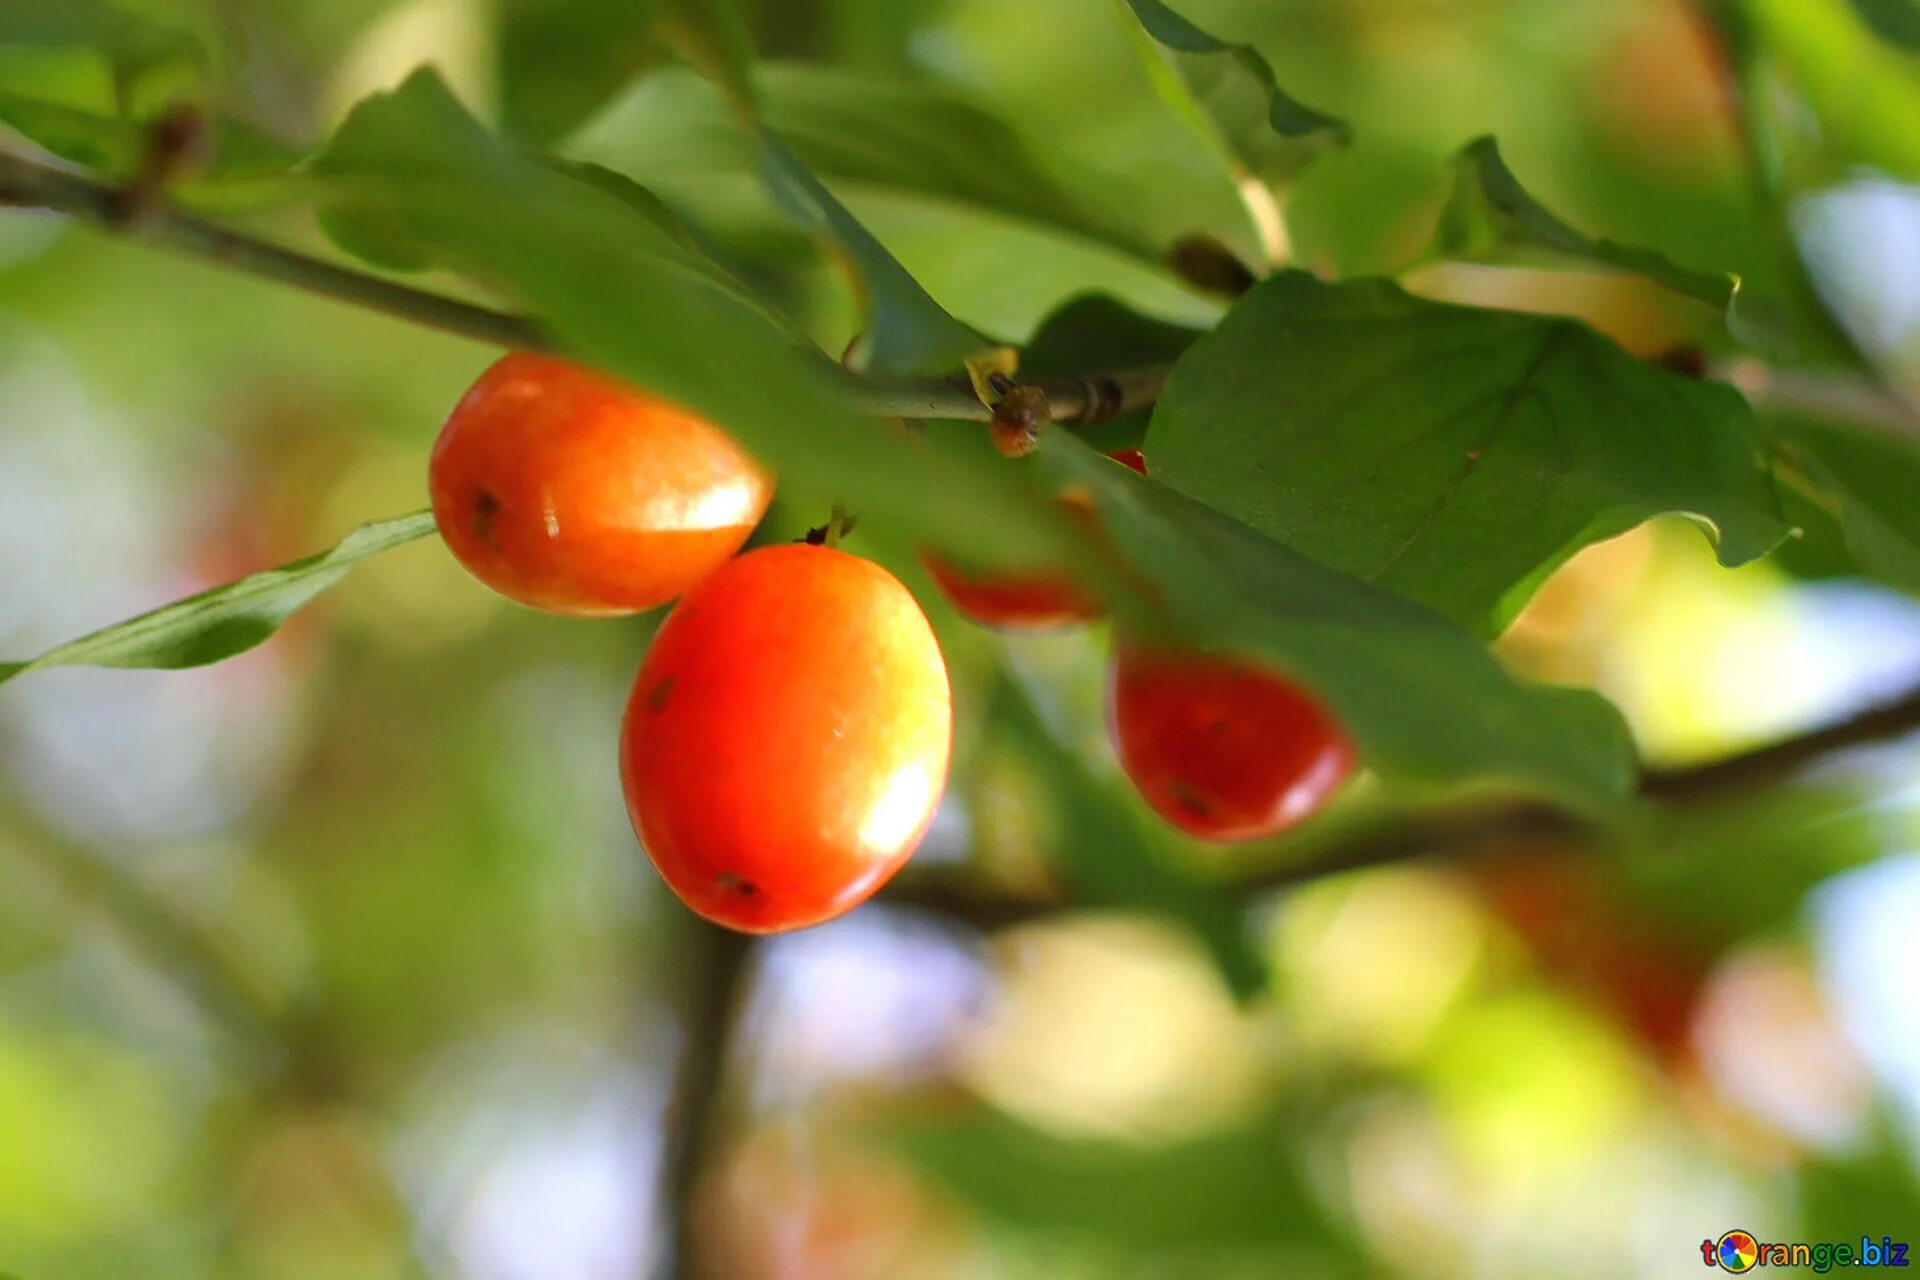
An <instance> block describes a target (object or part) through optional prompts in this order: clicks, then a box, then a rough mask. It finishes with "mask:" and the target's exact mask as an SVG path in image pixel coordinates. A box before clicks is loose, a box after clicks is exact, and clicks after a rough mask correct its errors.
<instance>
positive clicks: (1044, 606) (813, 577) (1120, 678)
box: [429, 352, 1353, 933]
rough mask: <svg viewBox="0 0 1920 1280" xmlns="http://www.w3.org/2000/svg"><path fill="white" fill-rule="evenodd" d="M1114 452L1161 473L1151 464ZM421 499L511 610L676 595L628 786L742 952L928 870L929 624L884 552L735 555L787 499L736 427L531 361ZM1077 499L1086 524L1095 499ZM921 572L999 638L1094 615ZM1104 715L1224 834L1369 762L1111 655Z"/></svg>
mask: <svg viewBox="0 0 1920 1280" xmlns="http://www.w3.org/2000/svg"><path fill="white" fill-rule="evenodd" d="M1114 457H1115V459H1116V460H1117V461H1119V462H1121V463H1124V464H1125V465H1127V466H1130V467H1132V468H1133V469H1135V470H1136V471H1139V472H1141V473H1142V474H1143V475H1144V474H1145V472H1146V460H1145V459H1144V458H1143V457H1141V455H1140V454H1139V452H1138V451H1137V450H1133V451H1128V452H1127V453H1124V454H1116V455H1114ZM429 481H430V486H431V490H432V496H433V511H434V518H435V520H436V521H437V523H438V525H439V529H440V534H441V537H442V538H443V539H444V540H445V541H446V544H447V546H448V548H449V549H450V550H451V551H452V552H453V554H454V556H455V557H456V558H457V559H458V560H459V561H460V563H461V564H462V565H464V566H465V567H466V568H467V570H468V571H469V572H470V573H472V574H473V575H474V576H475V577H476V578H478V579H479V580H480V581H481V582H483V583H485V584H486V585H487V586H489V587H491V588H493V589H494V590H495V591H498V592H500V593H501V594H502V595H505V596H508V597H509V598H511V599H514V600H517V601H519V602H521V603H522V604H526V605H531V606H533V607H534V608H538V609H545V610H549V611H552V612H556V613H563V614H570V615H574V616H582V617H605V616H611V615H618V614H630V613H637V612H640V611H642V610H646V609H651V608H653V607H655V606H657V605H661V604H665V603H666V602H668V601H670V600H673V599H675V598H679V601H680V603H679V604H678V605H677V606H676V607H675V608H674V610H673V612H672V613H671V614H670V615H669V616H668V618H667V620H666V621H665V622H664V623H663V624H662V625H661V628H660V631H659V633H658V634H657V635H656V636H655V638H654V641H653V644H652V646H651V647H650V648H649V650H648V652H647V655H646V658H645V660H644V661H643V662H642V663H641V666H640V672H639V675H638V676H637V677H636V678H635V680H634V683H633V691H632V693H631V695H630V696H629V698H628V701H627V709H626V718H625V721H624V723H623V725H622V729H621V736H620V774H621V781H622V784H623V786H624V788H625V791H626V799H627V807H628V811H629V813H630V814H631V816H632V818H633V824H634V829H635V831H636V832H637V833H638V834H639V837H640V840H641V843H642V844H643V845H644V846H645V847H646V850H647V853H648V856H649V857H651V858H652V859H653V863H654V865H655V866H656V867H657V868H658V869H659V872H660V874H661V876H662V878H664V879H665V880H666V882H667V884H668V885H669V886H670V887H671V888H672V889H673V891H674V892H675V893H676V894H678V895H679V896H680V898H681V899H682V900H683V901H685V902H686V904H687V905H688V906H690V907H692V908H693V909H694V910H695V911H697V912H699V913H700V914H701V915H703V916H706V917H707V918H709V919H711V920H713V921H715V922H717V923H720V924H723V925H727V926H730V927H732V928H735V929H741V930H745V931H749V932H754V933H766V932H774V931H778V930H784V929H797V928H804V927H806V926H808V925H813V924H819V923H821V922H822V921H825V920H829V919H832V918H833V917H835V916H837V915H840V914H841V913H843V912H845V911H847V910H849V909H851V908H852V907H854V906H856V905H858V904H859V903H860V902H862V901H863V900H865V899H866V898H867V897H869V896H870V895H872V894H873V893H874V891H875V890H877V889H878V888H879V887H880V886H881V885H882V884H884V883H886V881H887V880H888V879H889V878H890V877H891V876H892V875H893V874H894V872H895V871H897V870H898V869H899V868H900V866H901V864H902V863H904V862H905V861H906V859H907V858H908V856H910V855H911V854H912V852H913V850H914V848H915V847H916V846H917V845H918V844H919V843H920V840H921V838H922V836H924V835H925V833H926V830H927V826H928V824H929V823H931V822H932V820H933V814H934V811H935V809H937V808H938V806H939V803H940V797H941V794H942V792H943V791H944V790H945V787H946V780H947V766H948V758H949V755H950V751H951V746H952V736H953V730H952V722H953V705H952V694H951V691H950V688H949V685H948V682H947V670H946V663H945V660H944V659H943V658H942V657H941V654H940V647H939V644H938V643H937V642H936V641H935V639H934V634H933V629H932V627H931V626H930V625H929V624H928V622H927V618H926V615H925V614H924V613H923V612H922V611H921V609H920V606H919V604H918V603H917V602H915V600H914V598H913V596H912V594H911V593H910V592H909V591H908V590H907V589H906V588H905V587H904V586H902V585H901V583H900V582H899V580H898V579H896V578H895V577H894V576H893V575H892V574H890V573H889V572H887V570H885V569H884V568H882V567H880V566H879V565H877V564H875V563H873V562H872V561H870V560H865V559H861V558H860V557H857V556H853V555H849V554H847V553H846V552H844V551H841V550H838V549H836V548H834V547H831V546H826V545H816V544H815V543H813V542H811V541H809V542H804V543H794V544H788V545H781V546H765V547H761V548H758V549H756V550H753V551H749V552H747V553H745V554H744V555H742V554H739V552H740V548H741V547H742V546H743V545H744V544H745V543H746V541H747V539H748V537H749V536H750V535H751V534H752V532H753V529H754V526H755V525H757V524H758V523H759V521H760V518H761V516H762V515H763V514H765V512H766V508H767V503H768V501H769V500H770V499H771V497H772V493H773V482H772V479H771V477H770V476H769V475H768V474H767V472H766V471H765V470H764V469H763V468H762V467H761V466H760V464H759V463H757V462H756V461H755V460H754V459H753V457H752V456H751V455H749V454H748V453H747V452H746V451H745V450H743V449H742V448H741V447H740V446H739V445H738V444H737V443H735V442H734V441H733V440H732V439H731V438H730V437H729V436H728V435H727V434H726V433H725V432H723V431H721V430H720V429H719V428H717V427H715V426H714V425H713V424H711V423H709V422H706V421H704V420H702V419H700V418H698V417H696V416H694V415H692V414H690V413H687V412H685V411H684V410H681V409H679V408H677V407H675V406H673V405H670V404H667V403H665V402H663V401H661V400H659V399H657V398H655V397H653V396H650V395H647V394H645V393H643V392H641V391H638V390H635V389H633V388H629V387H626V386H623V385H621V384H619V383H616V382H613V381H611V380H609V379H607V378H605V377H603V376H602V375H600V374H597V373H594V372H592V371H591V370H588V369H584V368H581V367H579V366H577V365H573V364H569V363H567V362H565V361H561V360H556V359H552V358H549V357H546V356H541V355H535V354H531V353H525V352H515V353H513V354H510V355H508V356H506V357H505V358H503V359H502V360H500V361H499V362H498V363H497V364H495V365H494V366H493V367H492V368H490V369H488V370H487V371H486V372H485V373H484V374H482V375H481V377H480V378H479V380H478V381H477V382H475V383H474V385H473V387H472V388H471V389H470V390H469V391H468V392H467V394H466V395H465V396H464V397H462V398H461V400H460V403H459V404H458V405H457V406H455V408H454V410H453V413H452V415H451V416H450V417H449V418H448V419H447V423H446V426H445V427H443V428H442V430H441V432H440V437H439V440H438V441H437V442H436V443H435V445H434V450H433V460H432V464H431V468H430V472H429ZM1062 502H1064V503H1066V504H1067V505H1068V506H1069V507H1071V508H1073V509H1074V510H1075V511H1076V512H1077V513H1079V514H1080V515H1082V516H1084V518H1086V519H1087V520H1088V521H1091V520H1092V519H1093V510H1092V506H1091V503H1090V502H1088V501H1087V500H1086V499H1084V498H1081V497H1077V496H1069V497H1066V498H1062ZM927 565H928V569H929V571H930V572H931V574H932V576H933V577H934V579H935V581H936V582H938V583H939V585H940V587H941V589H942V590H943V591H945V592H946V593H947V595H948V596H949V597H950V598H951V599H952V601H953V603H954V605H955V606H956V607H957V608H958V609H959V611H960V612H961V613H962V614H963V615H965V616H967V617H969V618H972V619H973V620H975V621H978V622H981V623H983V624H986V625H989V626H996V627H1003V628H1009V629H1027V630H1034V629H1050V628H1056V627H1061V626H1066V625H1071V624H1073V623H1076V622H1082V621H1085V620H1087V619H1089V618H1092V617H1094V616H1096V614H1097V613H1098V606H1097V604H1096V603H1095V602H1094V601H1093V600H1091V599H1089V598H1088V597H1087V596H1086V595H1085V594H1084V593H1083V592H1082V591H1081V590H1080V589H1079V588H1078V587H1076V586H1075V584H1073V583H1071V582H1066V581H1061V580H1058V579H1056V578H1053V577H1051V576H1048V575H1041V574H1033V575H1004V574H1003V575H999V576H980V575H975V574H971V573H969V572H967V571H965V570H962V569H961V568H959V567H958V566H956V565H954V564H952V563H950V562H948V561H946V560H944V559H942V558H940V557H936V556H932V555H929V556H928V557H927ZM1110 717H1111V727H1112V731H1113V738H1114V743H1115V746H1116V748H1117V749H1118V751H1119V755H1120V759H1121V762H1122V764H1123V766H1124V767H1125V769H1126V772H1127V775H1128V777H1130V778H1131V779H1132V780H1133V782H1134V784H1135V785H1136V786H1137V787H1138V788H1139V789H1140V791H1141V794H1142V795H1144V796H1145V797H1146V799H1147V801H1148V802H1149V803H1150V804H1151V805H1152V806H1153V807H1154V809H1155V810H1157V811H1158V812H1159V813H1160V814H1161V815H1163V816H1164V817H1165V818H1166V819H1167V820H1168V821H1170V822H1172V823H1174V824H1175V825H1176V826H1178V827H1180V828H1182V829H1184V830H1186V831H1189V832H1192V833H1193V834H1196V835H1199V836H1203V837H1207V838H1210V839H1215V840H1244V839H1252V838H1256V837H1259V836H1264V835H1270V834H1273V833H1274V832H1277V831H1281V830H1284V829H1285V828H1287V827H1289V826H1291V825H1293V824H1294V823H1296V822H1298V821H1300V820H1301V819H1302V818H1304V817H1305V816H1306V815H1307V814H1309V813H1311V812H1313V811H1314V810H1316V809H1318V808H1319V807H1320V806H1321V805H1322V804H1323V803H1324V802H1325V801H1326V799H1327V797H1328V796H1330V795H1331V794H1332V792H1333V791H1334V790H1335V789H1336V788H1337V787H1338V786H1339V785H1340V783H1341V782H1342V781H1343V780H1344V779H1345V778H1346V776H1347V775H1348V774H1349V773H1350V772H1351V771H1352V768H1353V752H1352V749H1351V747H1350V746H1349V745H1348V743H1347V740H1346V738H1345V736H1344V735H1343V734H1342V733H1341V731H1340V728H1339V726H1338V725H1337V724H1336V723H1335V722H1334V721H1333V720H1332V718H1331V717H1330V716H1328V714H1327V713H1326V712H1325V711H1324V710H1323V709H1322V708H1321V707H1320V706H1319V705H1318V703H1316V702H1315V701H1314V700H1313V699H1312V698H1311V697H1310V696H1308V695H1307V694H1306V693H1305V692H1303V691H1302V690H1300V689H1299V688H1298V687H1296V686H1295V685H1293V684H1291V683H1289V682H1287V681H1285V680H1282V679H1280V678H1279V677H1277V676H1275V675H1273V674H1272V673H1269V672H1266V671H1263V670H1261V669H1259V668H1257V667H1253V666H1250V665H1248V664H1246V663H1244V662H1241V661H1239V660H1236V659H1230V658H1223V657H1217V656H1213V655H1207V654H1196V653H1169V652H1165V651H1162V650H1158V649H1151V648H1140V647H1136V646H1132V645H1128V644H1124V643H1123V644H1121V645H1120V646H1119V651H1118V654H1117V656H1116V658H1115V661H1114V665H1113V675H1112V697H1111V700H1110Z"/></svg>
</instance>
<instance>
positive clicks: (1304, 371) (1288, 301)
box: [1147, 273, 1788, 634]
mask: <svg viewBox="0 0 1920 1280" xmlns="http://www.w3.org/2000/svg"><path fill="white" fill-rule="evenodd" d="M1147 451H1148V453H1149V455H1150V456H1151V457H1152V459H1153V462H1154V467H1155V475H1156V476H1157V477H1159V478H1161V479H1164V480H1165V481H1166V483H1168V484H1170V485H1172V486H1173V487H1174V488H1176V489H1179V490H1181V491H1182V492H1184V493H1187V494H1190V495H1192V496H1193V497H1195V498H1198V499H1199V500H1200V501H1202V502H1205V503H1207V504H1209V505H1211V506H1214V507H1216V508H1218V509H1219V510H1221V511H1224V512H1226V513H1228V514H1230V515H1232V516H1235V517H1237V518H1238V519H1241V520H1245V521H1246V522H1247V523H1248V524H1250V525H1252V526H1253V527H1254V528H1256V529H1258V530H1260V531H1262V532H1263V533H1266V534H1268V535H1269V536H1270V537H1272V538H1274V539H1276V540H1278V541H1280V542H1284V543H1286V544H1287V545H1288V546H1290V547H1293V548H1295V549H1297V550H1299V551H1302V552H1304V553H1306V554H1307V555H1309V556H1311V557H1313V558H1314V559H1316V560H1318V561H1320V562H1321V563H1323V564H1326V565H1329V566H1331V567H1333V568H1335V569H1338V570H1340V571H1342V572H1344V573H1349V574H1352V575H1354V576H1355V577H1358V578H1362V579H1365V580H1366V581H1369V582H1373V583H1377V584H1379V585H1381V586H1383V587H1386V588H1388V589H1390V590H1392V591H1395V592H1398V593H1400V594H1402V595H1404V596H1407V597H1408V598H1410V599H1413V600H1417V601H1420V602H1421V603H1423V604H1426V605H1428V606H1429V607H1431V608H1433V609H1436V610H1438V611H1439V612H1441V613H1443V614H1445V615H1446V616H1448V617H1450V618H1453V619H1456V620H1458V621H1461V622H1463V623H1465V624H1467V625H1469V626H1471V627H1473V628H1474V629H1476V630H1478V631H1480V632H1481V633H1483V634H1486V633H1492V632H1497V631H1498V630H1499V629H1500V628H1501V627H1503V626H1504V625H1505V624H1506V623H1507V622H1508V621H1509V620H1511V618H1512V617H1513V615H1514V614H1515V613H1516V612H1517V611H1518V610H1519V608H1520V606H1521V605H1522V604H1523V603H1524V602H1525V601H1526V599H1527V597H1528V596H1529V595H1530V594H1531V593H1532V591H1533V589H1534V588H1535V587H1536V586H1538V584H1539V583H1540V581H1541V579H1542V578H1544V577H1545V575H1546V574H1547V573H1548V572H1550V571H1551V570H1552V569H1553V568H1554V567H1555V566H1557V565H1558V564H1559V563H1560V562H1561V561H1563V560H1565V559H1566V558H1567V557H1568V556H1570V555H1572V554H1573V553H1574V552H1575V551H1577V550H1579V549H1580V548H1581V547H1583V546H1585V545H1587V544H1588V543H1590V542H1595V541H1599V540H1601V539H1603V538H1607V537H1611V536H1613V535H1614V534H1618V533H1621V532H1624V531H1625V530H1627V529H1630V528H1632V527H1633V526H1635V525H1637V524H1639V523H1640V522H1641V521H1643V520H1646V519H1649V518H1651V517H1653V516H1657V515H1661V514H1664V513H1679V514H1683V515H1686V516H1689V517H1690V518H1692V519H1693V520H1695V521H1696V522H1697V523H1699V524H1701V525H1702V526H1703V527H1704V528H1705V529H1706V530H1707V531H1708V532H1709V534H1710V536H1712V537H1713V539H1714V541H1715V544H1716V549H1717V551H1718V554H1719V556H1720V559H1721V561H1722V563H1725V564H1729V565H1734V564H1740V563H1743V562H1745V561H1747V560H1751V559H1753V558H1754V557H1756V556H1759V555H1762V554H1764V553H1765V552H1766V551H1768V550H1769V549H1770V548H1772V547H1773V546H1774V545H1776V544H1777V543H1778V542H1779V541H1780V540H1781V539H1782V538H1784V537H1785V536H1787V533H1788V529H1787V527H1786V526H1785V525H1784V524H1783V523H1782V521H1781V520H1780V519H1779V516H1778V504H1777V501H1776V498H1775V495H1774V491H1773V483H1772V478H1771V474H1770V472H1769V470H1768V469H1767V467H1766V465H1765V462H1764V458H1763V450H1762V447H1761V441H1760V437H1759V433H1758V429H1757V427H1756V425H1755V423H1754V421H1753V416H1752V413H1751V412H1750V411H1749V409H1748V408H1747V405H1746V402H1745V401H1744V400H1743V399H1741V397H1740V396H1739V394H1738V393H1737V392H1735V391H1733V390H1732V389H1731V388H1728V387H1725V386H1721V385H1718V384H1712V383H1704V382H1698V381H1694V380H1690V379H1687V378H1682V377H1679V376H1677V375H1675V374H1672V373H1668V372H1666V371H1664V370H1661V369H1658V368H1656V367H1654V366H1652V365H1649V364H1646V363H1644V362H1642V361H1638V360H1635V359H1633V358H1632V357H1630V356H1628V355H1627V354H1626V353H1625V352H1623V351H1621V350H1620V349H1619V348H1618V347H1616V346H1615V345H1614V344H1613V343H1611V342H1609V341H1607V340H1606V339H1605V338H1602V337H1600V336H1599V335H1598V334H1596V333H1594V332H1593V331H1592V330H1590V329H1588V328H1586V327H1585V326H1583V325H1580V324H1577V323H1574V322H1572V321H1568V320H1561V319H1553V318H1547V317H1541V316H1533V315H1522V314H1518V313H1513V312H1503V311H1487V310H1478V309H1474V308H1468V307H1458V306H1449V305H1443V304H1440V303H1434V302H1427V301H1423V300H1421V299H1418V298H1415V297H1413V296H1411V295H1409V294H1407V293H1405V292H1403V291H1402V290H1400V289H1398V288H1396V287H1395V286H1393V285H1392V284H1389V283H1387V282H1385V281H1378V280H1363V281H1355V282H1353V283H1349V284H1344V285H1339V286H1329V285H1324V284H1321V283H1319V282H1318V281H1315V280H1314V279H1312V278H1311V277H1309V276H1306V275H1303V274H1300V273H1288V274H1286V275H1282V276H1279V277H1276V278H1274V279H1272V280H1270V281H1267V282H1266V283H1264V284H1262V285H1260V286H1259V287H1257V288H1256V289H1255V290H1254V291H1253V292H1252V293H1250V294H1248V295H1247V296H1246V297H1245V298H1243V299H1241V301H1240V302H1239V304H1238V305H1237V306H1235V308H1234V309H1233V311H1232V312H1230V313H1229V314H1228V316H1227V318H1226V320H1225V321H1224V322H1223V323H1222V324H1221V326H1220V327H1219V328H1218V329H1217V330H1215V332H1213V333H1212V334H1210V335H1208V336H1207V337H1205V338H1202V339H1201V340H1200V341H1199V342H1198V343H1196V344H1195V345H1194V346H1193V348H1192V350H1190V351H1189V352H1188V353H1187V355H1186V356H1185V357H1184V358H1183V359H1182V360H1181V361H1180V363H1179V364H1178V365H1177V366H1175V369H1174V373H1173V377H1172V378H1171V380H1170V381H1169V382H1168V385H1167V388H1166V391H1165V393H1164V394H1163V395H1162V397H1161V399H1160V403H1159V406H1158V408H1157V409H1156V411H1155V413H1154V418H1153V424H1152V426H1151V428H1150V429H1149V431H1148V433H1147Z"/></svg>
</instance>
